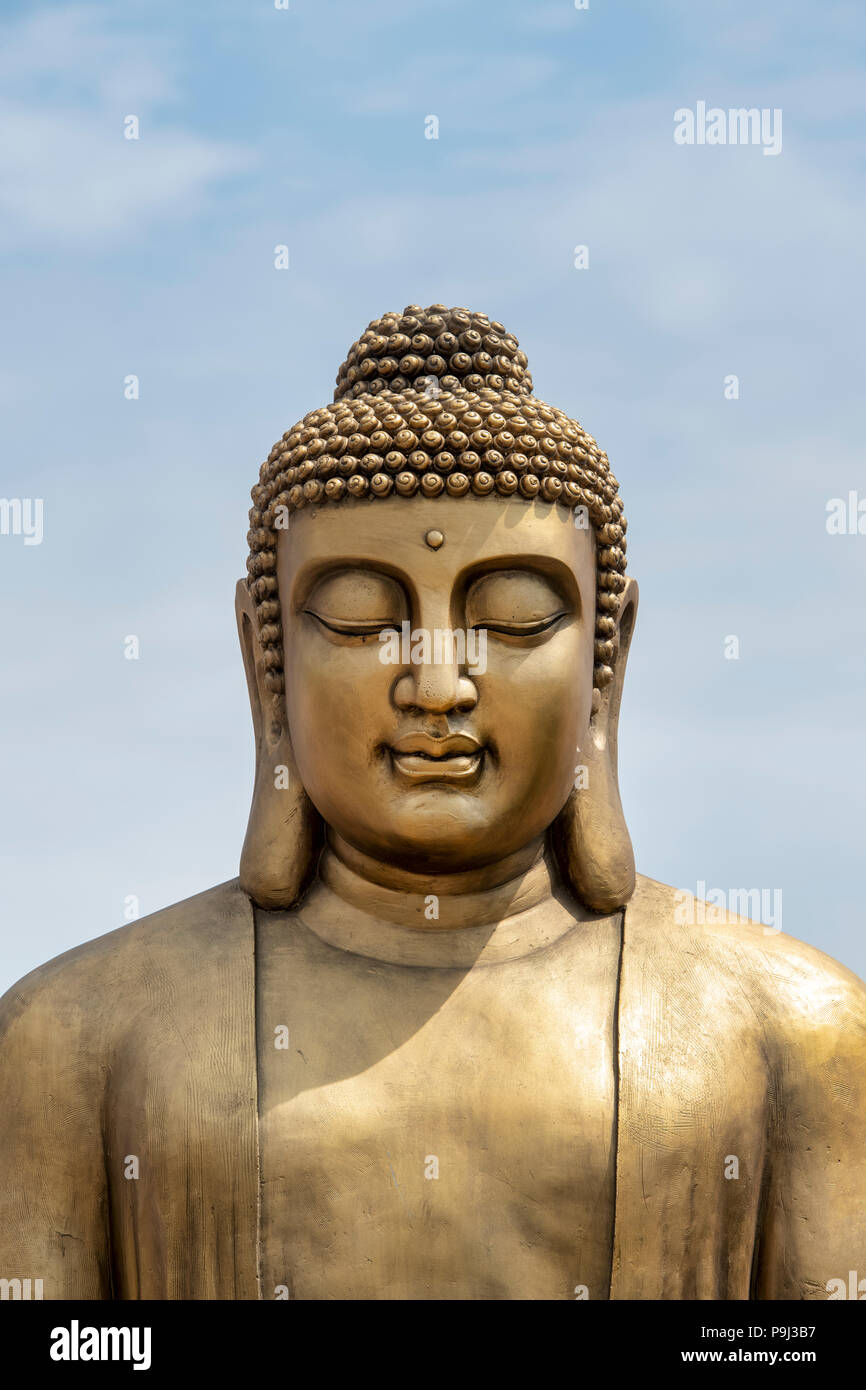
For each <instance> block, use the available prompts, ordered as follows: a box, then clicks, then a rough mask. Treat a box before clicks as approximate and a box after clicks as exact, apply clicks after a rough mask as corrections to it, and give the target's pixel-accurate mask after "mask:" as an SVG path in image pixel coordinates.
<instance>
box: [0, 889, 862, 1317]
mask: <svg viewBox="0 0 866 1390" xmlns="http://www.w3.org/2000/svg"><path fill="white" fill-rule="evenodd" d="M676 906H677V898H676V895H675V893H674V890H673V889H671V888H668V887H665V886H664V885H662V884H659V883H656V882H654V881H653V880H651V879H647V878H643V877H639V878H638V883H637V888H636V891H635V894H634V897H633V898H632V899H631V901H630V902H629V903H628V905H627V907H626V909H625V911H624V915H623V925H622V939H621V955H620V969H619V983H618V997H617V1013H616V1030H615V1039H614V1041H615V1046H616V1054H615V1055H616V1058H617V1066H616V1086H617V1092H616V1117H615V1136H614V1138H615V1199H614V1203H613V1213H612V1224H613V1236H612V1247H613V1251H612V1262H611V1271H610V1284H609V1288H608V1289H607V1290H604V1291H602V1295H603V1294H607V1295H608V1296H609V1297H611V1298H614V1299H656V1298H660V1299H693V1298H698V1299H749V1298H758V1299H787V1298H795V1299H810V1298H826V1297H827V1285H828V1281H830V1280H832V1279H841V1280H843V1281H846V1282H847V1281H848V1279H849V1273H850V1271H852V1270H854V1271H857V1272H858V1277H864V1276H866V1125H864V1120H866V987H864V985H863V984H862V983H861V982H860V981H859V980H858V979H857V978H856V977H855V976H854V975H852V974H851V973H850V972H849V971H848V970H846V969H844V968H843V967H842V966H840V965H838V964H836V963H835V962H834V961H832V960H830V959H829V958H828V957H826V956H824V955H823V954H822V953H821V952H819V951H816V950H814V949H812V948H811V947H808V946H806V945H803V944H802V943H800V942H797V941H794V940H792V939H791V938H790V937H786V936H784V935H782V934H770V933H769V932H768V930H767V929H766V928H763V927H761V926H760V925H757V924H753V923H748V922H745V921H735V922H731V921H730V920H729V921H727V922H725V923H723V924H720V925H703V926H701V925H698V926H695V925H680V924H679V923H678V921H677V915H676ZM574 930H576V931H579V930H580V925H579V924H577V925H576V926H575V928H574ZM255 1006H256V969H255V924H254V913H253V907H252V904H251V902H250V900H249V899H248V898H247V897H246V895H245V894H244V893H242V892H241V891H240V889H239V887H238V885H237V883H236V882H235V881H233V882H230V883H226V884H222V885H220V886H219V887H217V888H213V889H211V890H209V891H207V892H205V893H202V894H200V895H198V896H197V897H195V898H191V899H189V900H188V901H187V902H184V903H180V904H177V905H175V906H173V907H170V908H167V909H166V910H165V911H162V912H158V913H156V914H154V915H153V916H151V917H148V918H145V919H142V920H141V921H138V922H134V923H131V924H129V925H127V926H125V927H122V928H120V930H118V931H115V932H111V933H110V934H108V935H107V936H103V937H101V938H99V939H97V940H95V941H91V942H88V943H87V944H86V945H84V946H81V947H78V948H76V949H75V950H73V951H69V952H67V953H66V954H65V955H63V956H60V957H58V958H57V959H56V960H53V961H50V962H49V963H48V964H47V965H44V966H42V967H40V968H39V969H38V970H36V971H34V972H33V973H32V974H30V975H28V976H27V977H25V979H23V980H21V981H20V982H19V983H18V984H17V985H15V986H14V987H13V988H12V989H11V990H10V991H9V992H8V993H7V994H6V996H5V997H4V999H3V1000H2V1001H0V1117H2V1128H0V1277H3V1278H7V1279H13V1278H20V1279H25V1278H31V1279H42V1280H43V1288H44V1296H45V1297H46V1298H82V1299H110V1298H119V1299H185V1298H186V1299H190V1298H191V1299H206V1298H214V1299H256V1298H259V1297H265V1298H271V1297H273V1296H274V1294H273V1290H272V1289H264V1288H262V1282H261V1275H260V1269H261V1258H260V1250H259V1239H260V1235H259V1232H260V1209H261V1198H260V1172H261V1155H260V1154H259V1151H258V1147H259V1126H258V1118H257V1106H258V1095H257V1056H256V1012H255ZM431 1065H435V1059H433V1060H432V1061H431ZM544 1142H545V1141H544V1134H543V1133H541V1134H539V1136H538V1144H539V1148H540V1149H541V1150H543V1148H544ZM530 1211H531V1208H530ZM549 1215H550V1214H549V1213H548V1214H547V1216H548V1217H549ZM864 1287H866V1285H864ZM391 1296H393V1295H391ZM520 1296H525V1297H529V1298H532V1297H536V1296H538V1295H537V1294H536V1293H534V1292H533V1290H532V1288H531V1287H528V1288H527V1290H526V1292H525V1294H521V1295H520ZM562 1296H563V1297H566V1298H567V1297H573V1294H572V1292H571V1290H570V1289H563V1291H562ZM591 1296H592V1297H595V1296H597V1295H596V1292H595V1291H593V1292H592V1293H591Z"/></svg>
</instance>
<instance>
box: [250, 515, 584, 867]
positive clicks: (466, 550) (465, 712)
mask: <svg viewBox="0 0 866 1390" xmlns="http://www.w3.org/2000/svg"><path fill="white" fill-rule="evenodd" d="M436 532H438V533H439V536H441V537H444V540H443V541H441V543H438V544H437V542H438V541H439V537H438V536H437V535H436V534H435V533H436ZM431 533H434V534H431ZM434 547H435V548H434ZM277 575H278V582H279V594H280V603H281V609H282V620H283V633H284V641H285V650H286V672H285V676H286V708H287V714H288V725H289V734H290V737H291V741H292V747H293V751H294V756H295V759H296V762H297V767H298V772H299V773H300V777H301V781H302V782H303V785H304V787H305V789H306V792H307V794H308V796H309V797H310V799H311V801H312V802H313V804H314V806H315V807H316V809H317V810H318V812H319V814H320V815H321V816H322V817H323V819H324V820H325V822H326V823H327V824H328V825H329V826H330V827H331V829H332V830H333V831H336V832H337V834H339V835H340V836H341V837H342V838H343V839H344V840H346V841H348V843H349V844H350V845H352V846H353V847H354V848H355V849H356V850H359V851H361V852H362V853H365V854H367V855H370V856H372V857H373V858H375V859H377V860H380V861H396V862H399V864H401V865H402V866H404V867H406V868H409V869H414V870H416V871H419V872H424V871H431V872H433V871H435V872H439V873H443V872H445V873H447V872H458V871H461V870H465V869H471V868H476V867H481V866H484V865H487V864H493V863H495V862H497V861H499V860H501V859H504V858H506V857H507V856H508V855H510V854H514V853H515V852H517V851H519V850H521V849H523V848H524V847H527V846H529V845H531V844H532V843H533V842H536V841H538V839H539V837H540V836H541V835H542V834H543V832H544V831H545V830H546V828H547V827H548V826H549V825H550V824H551V822H552V821H553V820H554V819H555V817H556V816H557V814H558V813H559V811H560V810H561V809H562V807H563V806H564V804H565V802H566V800H567V799H568V796H569V794H570V792H571V790H572V786H573V781H574V768H575V764H576V763H577V762H579V761H580V758H579V756H578V754H577V751H576V750H577V748H578V746H579V744H580V741H581V739H582V737H583V736H584V734H585V732H586V729H587V724H588V721H589V717H590V712H591V706H592V684H593V682H592V671H593V641H594V622H595V577H596V576H595V540H594V537H593V534H592V532H591V531H588V530H581V529H576V528H575V526H574V525H573V519H572V516H571V515H570V514H569V513H567V512H565V510H564V509H560V508H558V507H555V506H551V505H549V504H546V503H538V504H530V503H523V502H515V501H513V500H507V499H504V498H492V497H490V498H477V499H476V498H459V499H458V498H444V497H438V498H436V499H427V498H422V497H415V498H412V499H405V498H395V497H392V498H388V499H381V500H377V501H376V502H374V503H372V504H371V503H369V502H368V503H364V502H361V503H355V502H342V503H340V504H339V505H328V504H325V505H323V506H320V507H310V508H305V509H304V510H302V511H301V512H298V513H296V514H294V515H293V516H292V517H291V523H290V527H289V530H288V531H287V532H284V533H282V534H281V536H280V540H279V545H278V556H277ZM395 631H396V633H397V634H400V638H399V640H398V638H397V637H396V636H395V635H394V634H395ZM450 634H454V636H453V637H452V636H450Z"/></svg>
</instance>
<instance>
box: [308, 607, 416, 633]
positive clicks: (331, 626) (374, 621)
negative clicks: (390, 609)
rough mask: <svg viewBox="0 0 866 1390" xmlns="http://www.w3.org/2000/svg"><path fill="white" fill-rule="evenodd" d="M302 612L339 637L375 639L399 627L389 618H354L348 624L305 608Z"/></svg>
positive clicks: (345, 621)
mask: <svg viewBox="0 0 866 1390" xmlns="http://www.w3.org/2000/svg"><path fill="white" fill-rule="evenodd" d="M304 612H305V613H306V614H307V615H308V617H310V618H315V620H316V622H317V623H321V625H322V627H325V628H327V629H328V631H329V632H336V633H337V634H338V635H339V636H341V637H375V636H376V635H377V633H380V632H384V631H385V630H386V629H387V628H393V627H399V623H395V622H394V621H393V620H392V619H390V618H363V619H359V618H355V619H354V620H353V621H352V622H348V621H347V620H345V619H342V618H331V617H328V618H323V617H322V615H321V613H314V612H313V610H312V608H305V609H304Z"/></svg>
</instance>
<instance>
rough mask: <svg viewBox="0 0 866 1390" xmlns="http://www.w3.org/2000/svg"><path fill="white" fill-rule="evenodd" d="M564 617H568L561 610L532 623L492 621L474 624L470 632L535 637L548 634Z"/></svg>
mask: <svg viewBox="0 0 866 1390" xmlns="http://www.w3.org/2000/svg"><path fill="white" fill-rule="evenodd" d="M566 617H568V614H567V613H566V612H565V611H564V610H563V612H561V613H554V614H553V616H552V617H550V618H540V619H538V620H537V621H535V622H532V623H505V622H494V621H492V620H491V621H488V622H483V623H474V624H473V629H472V630H473V631H474V632H477V631H479V630H480V629H484V630H485V631H487V632H499V633H502V635H503V636H505V637H536V636H538V635H539V634H540V633H542V632H549V631H550V629H551V628H552V627H555V625H556V624H557V623H558V622H559V621H560V619H562V618H566Z"/></svg>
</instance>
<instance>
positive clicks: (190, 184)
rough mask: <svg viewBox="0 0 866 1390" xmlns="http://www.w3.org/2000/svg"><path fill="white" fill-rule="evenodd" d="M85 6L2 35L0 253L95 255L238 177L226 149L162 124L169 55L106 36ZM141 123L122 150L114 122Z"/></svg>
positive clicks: (129, 38)
mask: <svg viewBox="0 0 866 1390" xmlns="http://www.w3.org/2000/svg"><path fill="white" fill-rule="evenodd" d="M112 24H113V20H112V16H111V13H110V12H106V11H104V10H98V9H95V8H93V7H90V6H73V7H70V8H69V9H65V10H63V9H54V10H47V11H40V12H39V13H38V14H35V15H30V16H27V17H26V18H25V19H23V20H20V21H18V22H15V23H10V24H7V25H6V26H5V27H4V29H3V30H2V31H0V37H2V41H3V42H2V45H0V55H2V56H0V79H2V80H3V83H4V89H5V92H6V94H7V95H6V98H5V100H4V101H3V103H2V104H0V132H2V140H0V209H2V212H3V230H2V233H0V236H2V241H3V243H4V244H5V245H6V246H15V245H24V246H27V247H30V246H32V245H33V243H34V241H35V242H36V244H37V245H38V244H39V243H40V242H42V241H44V240H49V239H50V240H51V242H52V243H53V245H54V246H55V248H62V245H63V243H64V241H66V242H69V241H71V242H73V243H86V244H87V246H88V247H91V246H94V245H100V244H103V243H105V242H106V241H108V240H111V239H113V238H117V237H119V236H128V235H134V234H136V233H138V232H139V231H141V230H144V229H147V228H148V227H149V226H150V225H151V224H152V223H153V222H155V221H157V220H159V219H162V218H165V217H171V218H177V217H184V216H186V215H189V214H190V213H191V212H192V211H194V210H195V209H196V208H197V207H199V206H200V205H201V204H202V202H203V200H204V199H205V198H206V196H207V194H208V191H209V189H210V188H211V187H212V186H213V185H214V184H216V183H217V182H218V181H219V180H220V179H224V178H226V177H228V176H230V175H232V174H236V173H238V172H240V171H242V170H244V169H246V168H249V167H250V166H251V165H252V164H253V163H254V162H255V157H254V155H253V154H252V153H251V152H250V151H248V150H246V149H244V148H243V147H241V146H240V145H237V144H232V143H229V142H225V141H220V140H216V139H213V138H210V137H207V136H202V135H198V134H196V133H194V132H191V131H187V130H182V129H178V128H175V127H172V126H171V125H167V124H166V123H165V122H164V120H163V119H162V117H161V116H160V114H159V112H160V109H161V108H162V107H164V106H166V105H168V104H170V103H171V102H172V101H174V100H175V99H176V97H177V94H178V88H177V75H176V69H177V65H178V56H177V54H176V53H175V52H174V50H173V49H172V47H171V46H170V45H169V44H167V43H166V41H165V40H162V39H160V40H154V39H153V38H151V37H148V38H142V37H141V36H139V35H137V34H135V33H134V32H132V31H130V30H126V31H121V30H118V29H117V28H112ZM130 114H134V115H136V116H138V117H139V120H140V138H139V139H138V140H127V139H126V138H125V136H124V125H123V122H124V117H125V116H127V115H130Z"/></svg>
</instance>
